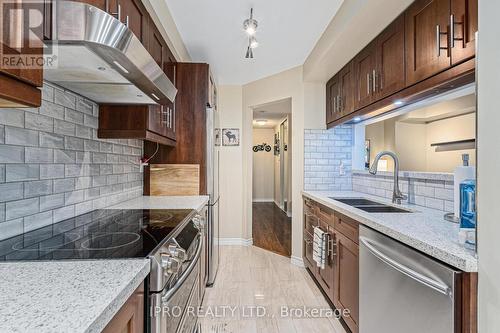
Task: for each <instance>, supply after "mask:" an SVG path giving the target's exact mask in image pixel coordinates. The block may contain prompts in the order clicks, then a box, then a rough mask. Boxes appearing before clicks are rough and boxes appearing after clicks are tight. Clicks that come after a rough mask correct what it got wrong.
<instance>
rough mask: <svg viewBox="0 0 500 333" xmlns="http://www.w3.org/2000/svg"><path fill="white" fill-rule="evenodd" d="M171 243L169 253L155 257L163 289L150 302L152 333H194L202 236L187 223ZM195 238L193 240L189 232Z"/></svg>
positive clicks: (152, 296) (200, 267) (195, 227)
mask: <svg viewBox="0 0 500 333" xmlns="http://www.w3.org/2000/svg"><path fill="white" fill-rule="evenodd" d="M186 228H188V229H191V231H189V230H188V231H184V234H182V232H181V233H180V234H179V235H178V236H177V237H175V238H173V239H172V241H171V244H170V245H169V246H168V247H167V249H169V251H170V252H168V253H166V252H162V253H160V254H159V258H160V259H159V260H160V261H161V266H162V268H163V270H162V272H160V274H163V278H164V281H165V282H166V283H165V284H164V287H163V289H162V290H161V291H159V292H156V293H152V294H151V298H150V302H151V304H150V315H151V332H152V333H160V332H161V333H177V332H179V333H180V332H183V333H193V332H196V330H197V321H198V318H197V311H198V308H199V307H200V305H201V297H200V273H201V269H202V261H203V260H202V253H203V248H204V241H203V233H202V232H201V231H200V230H199V229H198V228H197V226H195V224H194V223H193V222H190V224H188V225H187V226H186ZM194 229H196V234H195V236H194V237H193V231H192V230H194Z"/></svg>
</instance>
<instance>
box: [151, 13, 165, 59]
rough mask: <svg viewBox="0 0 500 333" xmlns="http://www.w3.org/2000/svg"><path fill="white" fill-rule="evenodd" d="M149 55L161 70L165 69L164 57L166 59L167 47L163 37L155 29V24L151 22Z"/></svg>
mask: <svg viewBox="0 0 500 333" xmlns="http://www.w3.org/2000/svg"><path fill="white" fill-rule="evenodd" d="M148 47H149V53H150V54H151V57H153V59H154V60H155V61H156V63H157V64H158V66H160V68H163V63H164V57H165V54H166V53H165V47H166V44H165V42H164V41H163V37H162V36H161V35H160V32H159V31H158V29H157V28H156V27H155V25H154V23H153V22H150V25H149V43H148Z"/></svg>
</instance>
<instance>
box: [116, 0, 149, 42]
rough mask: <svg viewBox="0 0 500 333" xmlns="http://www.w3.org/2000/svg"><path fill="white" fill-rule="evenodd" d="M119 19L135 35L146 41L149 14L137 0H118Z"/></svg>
mask: <svg viewBox="0 0 500 333" xmlns="http://www.w3.org/2000/svg"><path fill="white" fill-rule="evenodd" d="M118 3H119V4H120V10H121V13H120V19H121V21H122V23H125V24H126V25H127V26H128V28H129V29H130V30H132V32H133V33H134V34H135V36H136V37H137V38H138V39H139V40H140V41H141V42H142V44H146V41H147V42H149V41H148V34H147V29H148V27H149V15H148V12H147V11H146V8H145V7H144V5H143V4H142V2H141V1H139V0H120V1H119V2H118Z"/></svg>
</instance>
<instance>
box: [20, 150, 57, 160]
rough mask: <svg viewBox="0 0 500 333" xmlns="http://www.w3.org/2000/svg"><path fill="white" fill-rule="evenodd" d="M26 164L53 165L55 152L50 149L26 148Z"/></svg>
mask: <svg viewBox="0 0 500 333" xmlns="http://www.w3.org/2000/svg"><path fill="white" fill-rule="evenodd" d="M24 155H25V162H26V163H53V162H54V151H53V150H52V149H48V148H33V147H26V148H25V150H24Z"/></svg>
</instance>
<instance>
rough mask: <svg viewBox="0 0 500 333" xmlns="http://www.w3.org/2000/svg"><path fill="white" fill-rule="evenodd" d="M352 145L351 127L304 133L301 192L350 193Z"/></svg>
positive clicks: (345, 126)
mask: <svg viewBox="0 0 500 333" xmlns="http://www.w3.org/2000/svg"><path fill="white" fill-rule="evenodd" d="M352 145H353V128H352V126H351V125H342V126H337V127H334V128H332V129H329V130H305V132H304V189H305V190H312V191H350V190H352V175H351V166H352ZM341 170H343V174H342V175H341Z"/></svg>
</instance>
